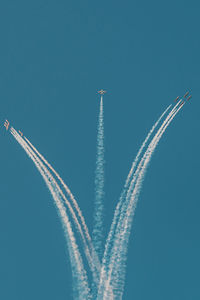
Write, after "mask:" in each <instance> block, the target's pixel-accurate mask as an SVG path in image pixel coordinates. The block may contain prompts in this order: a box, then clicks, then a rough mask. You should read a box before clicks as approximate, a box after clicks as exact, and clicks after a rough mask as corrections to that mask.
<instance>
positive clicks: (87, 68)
mask: <svg viewBox="0 0 200 300" xmlns="http://www.w3.org/2000/svg"><path fill="white" fill-rule="evenodd" d="M199 9H200V4H199V2H198V1H177V0H175V1H165V2H164V1H125V2H122V1H104V0H103V1H101V2H97V1H80V0H77V1H63V0H60V1H51V0H49V1H42V0H40V1H38V0H35V1H22V0H19V1H11V0H6V1H5V0H3V1H1V4H0V37H1V47H0V98H1V109H0V118H1V122H2V124H3V122H4V119H5V118H8V119H9V120H10V121H11V123H12V125H13V126H14V127H16V128H17V129H21V130H22V131H23V132H24V134H25V135H26V136H27V137H28V138H30V140H31V141H32V142H33V144H35V145H36V146H37V147H38V149H39V150H40V151H41V152H42V153H43V154H44V155H45V156H46V157H47V159H48V160H49V161H50V162H51V163H52V164H53V166H54V167H55V168H56V169H57V170H58V172H59V173H60V174H61V176H62V177H63V179H64V180H65V181H66V183H67V184H68V185H69V186H70V188H71V190H72V191H73V193H74V195H75V196H76V198H77V200H78V202H79V204H80V207H81V209H82V211H83V213H84V215H85V218H86V221H87V223H88V226H89V228H90V229H91V228H92V202H93V198H94V169H95V154H96V127H97V124H96V123H97V117H98V106H99V98H98V96H97V94H96V91H97V90H98V89H100V88H104V89H106V90H107V91H108V93H107V94H106V96H105V142H106V153H105V155H106V199H105V202H106V204H105V206H106V211H105V215H106V222H105V230H108V228H109V225H110V222H111V219H112V215H113V210H114V207H115V205H116V203H117V199H118V197H119V194H120V191H121V189H122V186H123V183H124V181H125V178H126V176H127V174H128V171H129V168H130V166H131V162H132V160H133V158H134V156H135V154H136V151H137V150H138V148H139V146H140V144H141V142H142V140H143V139H144V137H145V135H146V134H147V132H148V130H149V129H150V127H151V126H152V124H153V122H154V121H155V120H156V119H157V117H158V116H159V115H160V114H161V112H162V111H163V110H164V109H165V108H166V107H167V106H168V105H169V104H170V103H171V102H173V100H174V98H176V97H177V96H178V95H180V96H181V95H183V94H184V93H185V92H186V91H187V90H189V91H191V92H192V95H193V98H192V101H191V102H190V103H187V105H185V106H184V109H183V110H182V111H181V113H180V114H179V115H178V116H177V118H176V120H175V121H174V122H173V124H172V125H171V126H170V127H169V129H168V131H167V133H166V135H165V136H164V137H163V139H162V141H161V143H160V145H159V147H158V148H157V150H156V153H155V154H154V157H153V159H152V162H151V165H150V167H149V170H148V172H147V175H146V178H145V182H144V185H143V190H142V193H141V196H140V200H139V204H138V208H137V212H136V217H135V220H134V224H133V231H132V235H131V240H130V245H129V254H128V267H127V280H126V287H125V294H124V299H127V300H129V299H131V300H132V299H133V298H134V299H137V300H143V299H146V298H147V297H148V298H150V299H154V300H157V299H159V300H161V299H162V300H168V299H171V300H177V299H181V300H188V299H193V300H195V299H199V298H200V287H199V269H200V259H199V252H200V239H199V229H200V220H199V209H200V203H199V188H198V184H199V180H198V179H199V175H198V171H199V166H200V158H199V148H200V142H199V130H200V123H199V113H200V104H199V95H200V86H199V80H200V73H199V63H200V59H199V53H200V35H199V28H200V24H199V23H200V22H199ZM1 127H2V128H1V134H0V142H1V156H0V157H1V158H0V166H1V171H0V187H1V201H0V239H1V243H0V244H1V247H0V265H1V268H0V282H1V288H0V298H1V299H4V300H11V299H12V300H13V299H16V300H25V299H29V300H32V299H38V300H40V299H49V300H53V299H54V300H55V299H56V300H64V299H72V298H71V295H72V290H71V273H70V272H71V271H70V265H69V260H68V256H67V255H66V245H65V240H64V236H63V232H62V228H61V225H60V221H59V219H58V216H57V214H56V210H55V207H54V205H53V200H52V199H51V196H50V194H49V192H48V191H47V189H46V187H45V185H44V183H43V181H42V179H41V178H40V176H39V174H38V173H37V171H36V169H35V168H34V166H33V164H32V162H31V161H30V160H29V159H28V158H27V157H26V156H25V153H24V152H23V151H22V150H21V149H20V147H19V146H18V145H17V143H16V142H15V141H14V140H13V138H12V137H11V136H10V135H9V134H8V133H7V132H5V130H4V128H3V126H1Z"/></svg>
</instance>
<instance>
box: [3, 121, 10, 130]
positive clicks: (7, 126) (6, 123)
mask: <svg viewBox="0 0 200 300" xmlns="http://www.w3.org/2000/svg"><path fill="white" fill-rule="evenodd" d="M9 125H10V122H9V121H8V120H6V121H5V122H4V126H5V127H6V130H8V128H9Z"/></svg>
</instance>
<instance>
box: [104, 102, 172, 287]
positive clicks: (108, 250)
mask: <svg viewBox="0 0 200 300" xmlns="http://www.w3.org/2000/svg"><path fill="white" fill-rule="evenodd" d="M171 106H172V105H171V104H170V105H169V106H168V107H167V109H166V110H165V111H164V112H163V113H162V114H161V116H160V117H159V118H158V120H157V121H156V122H155V124H154V125H153V126H152V128H151V130H150V131H149V133H148V135H147V136H146V138H145V140H144V141H143V143H142V146H141V147H140V149H139V151H138V153H137V155H136V158H135V160H134V161H133V164H132V166H131V169H130V172H129V174H128V176H127V179H126V182H125V185H124V188H123V191H122V194H121V196H120V199H119V202H118V204H117V207H116V209H115V213H114V218H113V221H112V224H111V229H110V231H109V234H108V238H107V240H106V245H105V251H104V256H103V260H102V269H101V279H100V281H101V282H102V281H103V278H104V276H105V274H106V266H107V265H108V261H109V259H110V254H111V248H112V244H113V239H114V236H115V229H116V224H117V222H118V219H119V216H120V212H121V207H122V205H123V202H124V200H125V197H126V194H127V190H128V186H129V183H130V179H131V177H132V175H133V173H134V170H135V168H136V166H137V163H138V160H139V158H140V156H141V154H142V152H143V150H144V149H145V147H146V145H147V143H148V141H149V139H150V138H151V136H152V134H153V132H154V131H155V129H156V127H157V126H158V124H159V123H160V121H161V120H162V119H163V117H164V115H165V114H166V113H167V112H168V110H169V109H170V107H171Z"/></svg>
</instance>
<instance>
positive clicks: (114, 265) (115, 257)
mask: <svg viewBox="0 0 200 300" xmlns="http://www.w3.org/2000/svg"><path fill="white" fill-rule="evenodd" d="M177 106H178V105H176V107H177ZM176 107H175V108H174V109H172V111H171V112H170V113H169V114H168V116H167V118H166V119H165V121H164V122H163V124H162V125H161V127H160V129H159V130H158V132H157V134H156V135H155V137H154V138H153V140H152V142H151V143H150V145H149V147H148V148H147V150H146V152H145V154H144V156H143V158H142V159H141V162H140V164H139V166H138V168H137V171H136V172H135V174H134V176H133V179H132V182H131V185H130V187H129V191H128V193H127V200H126V202H127V201H128V200H129V197H130V196H129V195H130V190H131V186H133V183H134V182H135V180H136V173H137V174H138V172H139V171H140V170H141V171H140V173H139V175H138V180H139V179H140V178H142V179H140V180H139V183H138V180H137V184H136V186H135V189H134V191H135V190H136V194H137V198H138V195H139V191H140V188H141V185H142V181H143V178H144V174H145V171H146V168H147V166H148V164H149V162H150V159H151V156H152V154H153V152H154V150H155V148H156V146H157V144H158V142H159V140H160V138H161V137H162V135H163V133H164V132H165V130H166V129H167V127H168V125H169V124H170V123H171V121H172V120H173V118H174V117H175V115H176V114H177V113H178V111H179V110H180V109H181V107H180V108H178V109H177V110H176ZM143 162H144V166H143V167H142V163H143ZM141 167H142V169H141ZM133 194H134V195H135V192H134V193H133ZM132 198H133V196H131V199H132ZM134 200H135V202H136V199H135V198H134ZM132 201H133V200H132ZM126 202H125V204H124V206H125V208H126V209H125V208H123V209H122V212H121V216H120V221H119V222H118V230H117V233H116V235H115V243H114V246H113V251H112V254H111V261H110V264H109V273H108V277H107V280H105V279H104V280H102V281H104V284H105V282H106V285H105V286H104V291H103V295H104V296H103V298H102V299H109V293H108V292H107V284H110V281H111V282H112V285H113V290H114V295H115V297H116V298H115V299H121V297H122V294H123V285H124V267H125V261H126V252H127V244H128V238H129V234H130V228H131V224H132V218H133V214H134V210H135V208H136V203H134V206H133V204H132V206H131V203H130V204H129V205H128V208H127V204H126ZM124 211H125V213H124ZM124 215H125V217H124ZM130 216H132V218H130ZM123 218H125V220H123ZM129 219H130V220H129ZM127 220H129V223H128V225H129V226H128V225H127V230H125V229H124V228H126V226H125V225H124V224H125V222H126V223H127V222H128V221H127ZM128 229H129V230H128ZM123 264H124V266H123ZM113 269H114V270H113ZM112 273H114V274H115V276H114V277H115V278H113V276H111V275H112ZM116 273H117V274H116ZM104 278H105V275H104ZM116 283H117V284H116ZM102 288H103V287H102ZM102 288H101V289H100V291H101V293H102ZM115 288H116V289H117V290H118V293H117V291H115ZM101 293H100V295H101ZM99 299H101V296H100V297H99Z"/></svg>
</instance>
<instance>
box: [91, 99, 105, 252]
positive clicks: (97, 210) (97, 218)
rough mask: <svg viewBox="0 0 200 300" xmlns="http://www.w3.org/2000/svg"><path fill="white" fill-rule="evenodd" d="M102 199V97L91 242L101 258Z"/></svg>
mask: <svg viewBox="0 0 200 300" xmlns="http://www.w3.org/2000/svg"><path fill="white" fill-rule="evenodd" d="M103 198H104V122H103V96H101V101H100V112H99V121H98V133H97V160H96V171H95V202H94V225H93V233H92V240H93V244H94V248H95V250H96V252H97V254H98V255H99V257H101V254H102V247H103V245H102V242H103V209H104V207H103Z"/></svg>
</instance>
